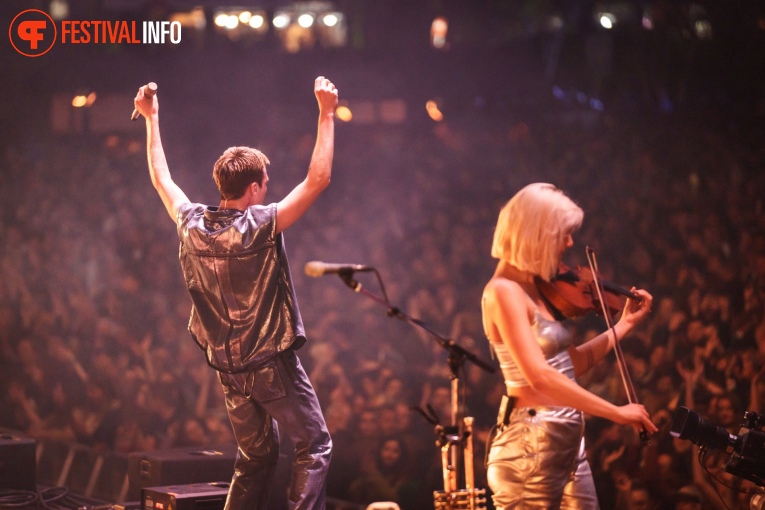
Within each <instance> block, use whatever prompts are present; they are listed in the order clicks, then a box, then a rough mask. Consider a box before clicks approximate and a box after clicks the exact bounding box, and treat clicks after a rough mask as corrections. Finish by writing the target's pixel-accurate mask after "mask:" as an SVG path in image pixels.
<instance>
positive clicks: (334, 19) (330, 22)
mask: <svg viewBox="0 0 765 510" xmlns="http://www.w3.org/2000/svg"><path fill="white" fill-rule="evenodd" d="M339 21H340V18H339V17H338V16H337V14H335V13H333V12H331V13H329V14H325V15H324V16H323V17H322V19H321V22H322V23H324V26H327V27H334V26H335V25H337V23H338V22H339Z"/></svg>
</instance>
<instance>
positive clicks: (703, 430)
mask: <svg viewBox="0 0 765 510" xmlns="http://www.w3.org/2000/svg"><path fill="white" fill-rule="evenodd" d="M764 426H765V417H764V416H759V415H758V414H757V413H754V412H751V411H747V412H746V413H745V414H744V421H743V422H742V423H741V430H740V431H739V433H738V435H735V434H731V433H729V432H728V431H727V430H726V429H724V428H723V427H718V426H716V425H714V424H712V423H711V422H709V420H706V419H704V418H702V417H701V416H699V414H698V413H696V412H695V411H693V410H691V409H688V408H687V407H680V408H678V410H677V412H676V413H675V419H674V420H673V421H672V427H671V428H670V434H672V437H677V438H680V439H688V440H690V441H691V442H692V443H693V444H696V445H698V446H701V447H706V448H711V449H721V450H725V451H726V452H727V453H728V454H729V455H730V456H729V457H728V460H727V461H726V462H725V466H724V468H725V471H727V472H728V473H730V474H732V475H735V476H738V477H740V478H744V479H746V480H749V481H751V482H754V483H756V484H757V485H759V486H761V487H765V432H763V430H762V429H763V427H764Z"/></svg>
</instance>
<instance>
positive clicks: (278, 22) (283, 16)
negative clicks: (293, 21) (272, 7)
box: [272, 12, 290, 28]
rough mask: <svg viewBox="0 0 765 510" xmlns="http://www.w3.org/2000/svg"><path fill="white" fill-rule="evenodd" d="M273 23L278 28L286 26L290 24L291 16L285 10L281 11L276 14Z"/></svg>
mask: <svg viewBox="0 0 765 510" xmlns="http://www.w3.org/2000/svg"><path fill="white" fill-rule="evenodd" d="M272 23H273V25H274V26H275V27H276V28H286V27H287V25H289V24H290V17H289V15H288V14H287V13H285V12H279V13H276V15H275V16H274V20H273V21H272Z"/></svg>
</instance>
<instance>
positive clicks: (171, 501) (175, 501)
mask: <svg viewBox="0 0 765 510" xmlns="http://www.w3.org/2000/svg"><path fill="white" fill-rule="evenodd" d="M228 487H229V484H228V482H214V483H194V484H187V485H169V486H166V487H146V488H144V489H142V490H141V510H223V507H224V506H225V505H226V496H227V495H228Z"/></svg>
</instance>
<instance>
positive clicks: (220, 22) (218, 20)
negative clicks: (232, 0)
mask: <svg viewBox="0 0 765 510" xmlns="http://www.w3.org/2000/svg"><path fill="white" fill-rule="evenodd" d="M227 22H228V14H225V13H220V14H218V15H216V16H215V26H218V27H221V28H225V26H226V23H227Z"/></svg>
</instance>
